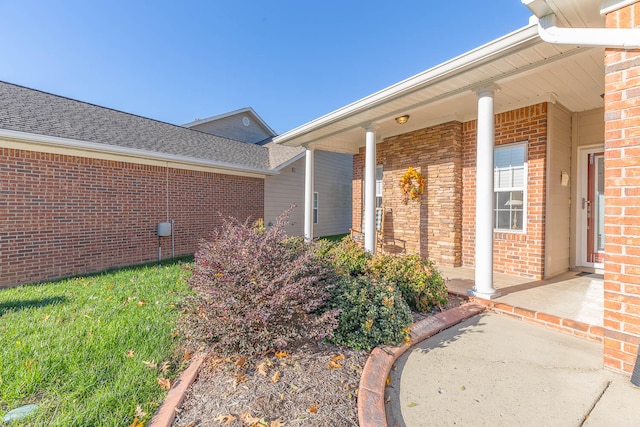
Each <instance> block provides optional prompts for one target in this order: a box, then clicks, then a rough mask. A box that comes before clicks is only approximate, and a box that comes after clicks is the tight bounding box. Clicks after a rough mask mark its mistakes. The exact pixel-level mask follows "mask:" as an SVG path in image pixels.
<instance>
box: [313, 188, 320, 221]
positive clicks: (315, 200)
mask: <svg viewBox="0 0 640 427" xmlns="http://www.w3.org/2000/svg"><path fill="white" fill-rule="evenodd" d="M319 201H320V196H319V195H318V192H317V191H314V192H313V206H312V210H313V215H312V216H313V224H314V225H315V224H317V223H318V222H319V219H320V202H319Z"/></svg>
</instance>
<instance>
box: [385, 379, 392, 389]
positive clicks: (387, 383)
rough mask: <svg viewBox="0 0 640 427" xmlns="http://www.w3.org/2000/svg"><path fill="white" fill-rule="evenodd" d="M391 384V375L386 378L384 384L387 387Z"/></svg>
mask: <svg viewBox="0 0 640 427" xmlns="http://www.w3.org/2000/svg"><path fill="white" fill-rule="evenodd" d="M389 384H391V377H387V379H386V380H384V386H385V387H389Z"/></svg>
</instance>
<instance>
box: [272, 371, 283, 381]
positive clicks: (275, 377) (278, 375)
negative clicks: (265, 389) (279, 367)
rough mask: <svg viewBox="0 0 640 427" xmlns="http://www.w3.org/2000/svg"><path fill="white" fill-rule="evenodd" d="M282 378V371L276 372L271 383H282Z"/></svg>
mask: <svg viewBox="0 0 640 427" xmlns="http://www.w3.org/2000/svg"><path fill="white" fill-rule="evenodd" d="M281 376H282V374H281V373H280V371H276V373H275V374H273V376H272V377H271V382H272V383H277V382H278V381H280V377H281Z"/></svg>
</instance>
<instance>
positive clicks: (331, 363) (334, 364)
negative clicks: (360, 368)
mask: <svg viewBox="0 0 640 427" xmlns="http://www.w3.org/2000/svg"><path fill="white" fill-rule="evenodd" d="M329 369H342V365H341V364H340V363H338V362H334V361H333V360H330V361H329Z"/></svg>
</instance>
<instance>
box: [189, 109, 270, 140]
mask: <svg viewBox="0 0 640 427" xmlns="http://www.w3.org/2000/svg"><path fill="white" fill-rule="evenodd" d="M242 113H248V114H250V115H251V116H252V117H253V119H254V120H255V121H256V122H258V123H259V124H260V125H261V126H262V127H263V128H265V130H266V131H267V132H268V133H270V134H271V136H276V135H277V134H278V133H277V132H276V131H274V130H273V129H271V126H269V125H268V124H267V122H265V121H264V120H263V119H262V117H260V116H259V115H258V113H256V111H255V110H254V109H253V108H252V107H246V108H240V109H239V110H235V111H230V112H228V113H223V114H218V115H217V116H212V117H207V118H206V119H198V120H194V121H192V122H189V123H186V124H184V125H181V126H182V127H185V128H192V127H194V126H198V125H201V124H204V123H209V122H215V121H216V120H220V119H224V118H227V117H231V116H235V115H236V114H242Z"/></svg>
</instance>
